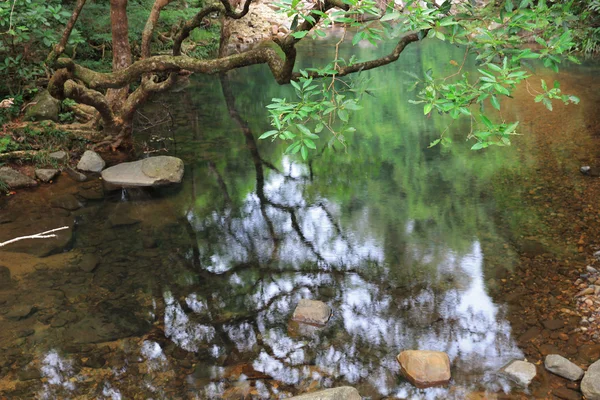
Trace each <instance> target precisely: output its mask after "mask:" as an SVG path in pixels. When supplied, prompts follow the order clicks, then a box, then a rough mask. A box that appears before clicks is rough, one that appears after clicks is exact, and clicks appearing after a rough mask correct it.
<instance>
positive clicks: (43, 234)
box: [0, 226, 69, 247]
mask: <svg viewBox="0 0 600 400" xmlns="http://www.w3.org/2000/svg"><path fill="white" fill-rule="evenodd" d="M65 229H69V227H68V226H62V227H60V228H55V229H51V230H49V231H46V232H41V233H36V234H34V235H29V236H19V237H16V238H14V239H10V240H7V241H6V242H0V247H4V246H6V245H7V244H11V243H14V242H18V241H19V240H25V239H50V238H55V237H56V235H55V234H54V233H53V232H58V231H62V230H65Z"/></svg>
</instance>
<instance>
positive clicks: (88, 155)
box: [77, 150, 106, 172]
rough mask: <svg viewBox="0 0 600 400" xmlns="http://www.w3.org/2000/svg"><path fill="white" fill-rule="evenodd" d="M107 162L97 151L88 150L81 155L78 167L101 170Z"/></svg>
mask: <svg viewBox="0 0 600 400" xmlns="http://www.w3.org/2000/svg"><path fill="white" fill-rule="evenodd" d="M105 166H106V163H105V162H104V160H103V159H102V157H100V156H99V155H98V153H96V152H95V151H91V150H86V151H85V152H84V153H83V156H81V159H80V160H79V163H77V169H78V170H80V171H89V172H101V171H102V170H103V169H104V167H105Z"/></svg>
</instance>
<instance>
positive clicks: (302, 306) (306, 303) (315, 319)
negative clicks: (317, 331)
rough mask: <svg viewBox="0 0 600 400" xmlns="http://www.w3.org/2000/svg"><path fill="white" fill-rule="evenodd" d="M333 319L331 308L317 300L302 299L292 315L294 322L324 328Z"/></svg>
mask: <svg viewBox="0 0 600 400" xmlns="http://www.w3.org/2000/svg"><path fill="white" fill-rule="evenodd" d="M330 317H331V308H330V307H329V306H328V305H327V304H325V303H323V302H322V301H317V300H308V299H302V300H300V301H299V302H298V306H296V309H295V310H294V314H293V315H292V321H296V322H301V323H305V324H310V325H317V326H324V325H325V324H326V323H327V321H329V318H330Z"/></svg>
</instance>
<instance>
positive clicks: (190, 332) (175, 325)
mask: <svg viewBox="0 0 600 400" xmlns="http://www.w3.org/2000/svg"><path fill="white" fill-rule="evenodd" d="M163 296H164V299H165V335H166V336H167V337H168V338H170V339H171V340H172V341H173V342H174V343H175V344H177V345H178V346H179V347H181V348H182V349H184V350H187V351H198V348H199V346H200V345H202V344H207V343H210V341H211V340H212V339H213V337H214V336H215V328H213V327H212V326H207V325H200V324H197V323H193V322H191V321H190V319H189V317H188V316H187V315H186V314H185V312H184V311H183V309H182V308H181V306H180V305H179V303H178V302H177V301H176V300H175V298H173V296H172V295H171V293H169V292H165V293H164V294H163Z"/></svg>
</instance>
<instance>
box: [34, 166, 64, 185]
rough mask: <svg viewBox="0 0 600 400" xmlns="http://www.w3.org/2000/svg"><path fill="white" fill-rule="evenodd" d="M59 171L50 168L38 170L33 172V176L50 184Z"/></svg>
mask: <svg viewBox="0 0 600 400" xmlns="http://www.w3.org/2000/svg"><path fill="white" fill-rule="evenodd" d="M59 172H60V171H59V170H57V169H52V168H40V169H36V170H35V176H36V178H38V179H39V180H40V181H42V182H50V181H51V180H52V179H54V178H55V177H56V175H58V173H59Z"/></svg>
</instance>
